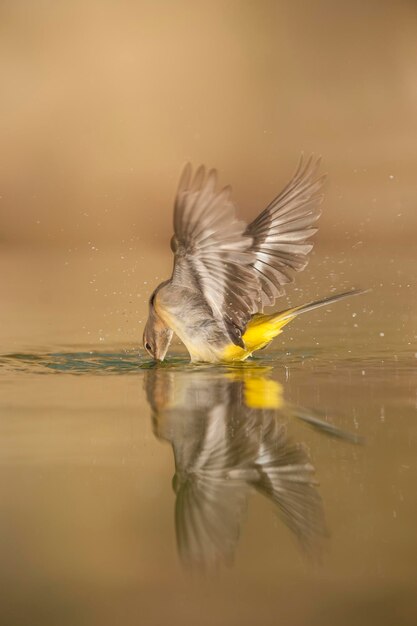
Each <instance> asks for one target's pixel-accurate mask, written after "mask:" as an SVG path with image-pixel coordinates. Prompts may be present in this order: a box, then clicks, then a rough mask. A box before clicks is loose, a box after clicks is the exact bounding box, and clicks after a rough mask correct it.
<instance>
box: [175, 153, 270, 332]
mask: <svg viewBox="0 0 417 626" xmlns="http://www.w3.org/2000/svg"><path fill="white" fill-rule="evenodd" d="M216 182H217V175H216V171H215V170H210V171H209V172H208V174H207V175H206V172H205V169H204V167H200V168H199V169H198V170H197V171H196V173H195V175H194V177H192V171H191V166H190V165H189V164H187V166H186V167H185V169H184V172H183V174H182V176H181V180H180V183H179V187H178V192H177V197H176V201H175V209H174V236H173V238H172V241H171V248H172V250H173V252H174V253H175V262H174V272H173V282H174V284H178V285H182V286H194V287H195V288H197V289H198V290H199V291H200V292H201V294H202V296H203V297H204V299H205V301H206V302H207V304H208V305H209V307H210V309H211V311H212V312H213V315H214V317H215V318H217V319H224V320H225V322H226V323H227V324H231V325H232V326H234V327H236V328H237V329H239V330H242V329H244V327H245V325H246V323H247V322H248V320H249V319H250V317H251V315H252V314H253V313H254V312H256V311H257V310H258V308H259V304H260V282H259V278H258V276H257V273H256V272H254V270H253V267H252V264H253V263H254V261H255V259H256V256H255V253H254V252H253V251H252V245H253V238H252V236H251V235H250V234H248V233H247V232H246V229H247V227H246V224H245V223H244V222H242V221H239V220H237V219H236V217H235V208H234V206H233V204H232V202H231V200H230V188H228V187H226V188H224V189H222V190H221V191H218V190H217V189H216Z"/></svg>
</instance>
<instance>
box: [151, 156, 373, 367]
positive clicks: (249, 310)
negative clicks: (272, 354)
mask: <svg viewBox="0 0 417 626" xmlns="http://www.w3.org/2000/svg"><path fill="white" fill-rule="evenodd" d="M320 162H321V158H315V157H314V155H311V156H310V157H309V158H307V159H305V158H304V156H303V155H301V158H300V160H299V163H298V166H297V168H296V171H295V173H294V175H293V176H292V178H291V179H290V181H289V182H288V184H287V185H286V186H285V187H284V189H283V190H282V191H281V193H280V194H279V195H278V196H276V197H275V198H274V199H273V200H272V202H271V203H270V204H269V205H268V206H267V207H266V208H265V209H264V210H263V211H262V212H261V213H260V214H259V215H258V216H257V217H256V218H255V219H254V220H253V221H252V222H251V223H249V224H246V223H245V222H244V221H242V220H240V219H238V218H237V217H236V211H235V206H234V204H233V202H232V200H231V189H230V187H224V188H223V189H218V185H217V171H216V170H214V169H211V170H209V171H208V172H206V168H205V167H204V166H200V167H199V168H198V169H197V170H196V171H195V173H194V174H193V171H192V167H191V165H190V164H189V163H187V165H186V166H185V168H184V170H183V173H182V175H181V177H180V182H179V185H178V190H177V194H176V198H175V203H174V235H173V237H172V239H171V250H172V252H173V253H174V266H173V271H172V275H171V278H169V279H168V280H165V281H164V282H162V283H161V284H160V285H158V287H157V288H156V289H155V290H154V291H153V293H152V295H151V297H150V299H149V314H148V319H147V322H146V325H145V329H144V333H143V346H144V348H145V350H146V351H147V352H148V353H149V355H150V356H151V357H152V358H153V359H154V360H157V361H163V360H164V359H165V356H166V353H167V351H168V348H169V345H170V342H171V339H172V337H173V334H174V333H175V334H176V335H177V336H178V337H179V339H180V340H181V341H182V342H183V344H184V345H185V347H186V348H187V350H188V352H189V355H190V359H191V362H194V363H198V362H207V363H221V362H233V361H244V360H246V359H247V358H248V357H250V356H251V355H252V354H253V353H254V352H255V351H257V350H261V349H263V348H265V347H266V346H268V345H269V343H270V342H271V341H272V340H273V339H274V338H275V337H276V336H277V335H279V334H280V333H281V332H282V329H283V328H284V326H286V324H288V323H289V322H290V321H291V320H293V319H294V318H295V317H297V316H298V315H300V314H302V313H306V312H307V311H311V310H313V309H316V308H318V307H321V306H325V305H329V304H331V303H333V302H336V301H338V300H341V299H343V298H346V297H348V296H351V295H356V294H359V293H362V291H361V290H357V289H353V290H351V291H348V292H343V293H339V294H336V295H331V296H329V297H326V298H322V299H320V300H318V301H316V302H309V303H308V304H304V305H301V306H297V307H293V308H290V309H286V310H283V311H278V312H275V313H272V314H268V315H267V314H264V312H263V310H264V307H265V306H270V305H273V304H274V303H275V300H276V299H277V298H278V297H280V296H282V295H283V294H284V288H285V285H287V284H288V283H290V282H292V280H293V272H299V271H301V270H303V269H304V268H305V266H306V265H307V263H308V255H309V252H310V251H311V249H312V247H313V243H312V242H311V241H310V238H311V237H312V236H313V235H314V234H315V233H316V232H317V227H316V226H315V223H316V221H317V220H318V218H319V217H320V213H321V211H320V204H321V202H322V200H323V183H324V180H325V175H323V174H321V175H320V174H319V169H320Z"/></svg>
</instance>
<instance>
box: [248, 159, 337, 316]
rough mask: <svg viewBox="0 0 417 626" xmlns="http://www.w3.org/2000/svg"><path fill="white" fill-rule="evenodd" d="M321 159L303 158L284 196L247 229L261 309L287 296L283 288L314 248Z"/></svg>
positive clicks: (319, 195)
mask: <svg viewBox="0 0 417 626" xmlns="http://www.w3.org/2000/svg"><path fill="white" fill-rule="evenodd" d="M319 166H320V159H317V160H315V159H314V158H313V156H310V158H309V159H308V160H307V161H306V162H305V161H304V159H303V157H301V159H300V162H299V164H298V167H297V170H296V172H295V174H294V176H293V177H292V179H291V180H290V182H289V183H288V184H287V186H286V187H285V188H284V189H283V190H282V191H281V193H280V194H279V195H278V196H277V197H276V198H275V199H274V200H273V201H272V202H271V204H269V206H268V207H267V208H266V209H265V210H264V211H263V212H262V213H261V214H260V215H259V216H258V217H257V218H256V219H255V220H254V221H253V222H251V224H249V226H248V227H247V229H246V231H245V234H246V235H247V236H249V237H252V238H253V244H252V248H251V251H252V252H253V253H254V255H255V257H256V258H255V261H254V263H253V267H254V268H255V270H256V272H257V274H258V276H259V279H260V282H261V288H262V303H261V307H260V309H262V308H263V307H264V306H267V305H269V304H273V303H274V302H275V299H276V298H277V297H278V296H281V295H282V294H283V293H284V288H283V285H285V284H286V283H289V282H291V281H292V280H293V278H292V276H291V270H295V271H297V272H299V271H300V270H302V269H304V268H305V266H306V265H307V263H308V258H307V255H308V253H309V252H310V250H311V249H312V247H313V244H312V243H308V242H307V240H308V239H309V238H310V237H311V236H312V235H314V233H315V232H316V231H317V228H314V226H313V224H314V223H315V221H316V220H317V219H318V218H319V217H320V209H319V205H320V203H321V201H322V198H323V196H322V193H321V189H322V185H323V181H324V178H325V176H320V177H318V176H317V172H318V169H319Z"/></svg>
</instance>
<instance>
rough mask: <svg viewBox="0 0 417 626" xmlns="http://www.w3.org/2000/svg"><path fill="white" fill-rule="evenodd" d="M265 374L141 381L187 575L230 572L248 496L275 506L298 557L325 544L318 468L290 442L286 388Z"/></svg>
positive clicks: (196, 374) (168, 373)
mask: <svg viewBox="0 0 417 626" xmlns="http://www.w3.org/2000/svg"><path fill="white" fill-rule="evenodd" d="M265 370H266V368H259V367H241V368H236V369H225V370H221V371H220V372H219V369H218V368H216V369H215V370H214V369H213V368H210V367H208V368H205V367H198V368H193V369H188V368H187V369H186V370H180V369H177V368H172V367H171V368H161V367H156V368H154V369H150V370H147V372H146V378H145V386H146V393H147V398H148V402H149V404H150V406H151V410H152V420H153V428H154V432H155V435H156V436H157V437H158V438H160V439H163V440H166V441H169V442H170V443H171V445H172V448H173V451H174V459H175V475H174V479H173V487H174V491H175V494H176V503H175V528H176V537H177V544H178V551H179V555H180V557H181V560H182V561H183V562H184V564H185V565H187V566H192V567H197V568H200V569H205V570H211V569H213V568H216V567H218V566H219V565H221V564H222V563H224V564H231V563H232V562H233V557H234V554H235V550H236V546H237V542H238V539H239V534H240V530H241V525H242V521H243V519H244V516H245V511H246V507H247V501H248V497H249V494H250V491H251V489H256V490H257V491H258V492H259V493H261V494H262V495H263V496H265V497H266V498H268V499H269V500H270V501H272V502H273V504H274V505H275V508H276V510H277V512H278V513H279V515H280V517H281V519H282V521H283V522H284V523H285V524H286V526H287V527H288V528H289V529H290V531H291V532H292V533H293V534H294V536H295V537H296V538H297V540H298V541H299V543H300V544H301V546H302V547H303V548H304V549H306V550H308V551H310V552H315V551H316V548H317V546H318V545H319V544H320V539H321V538H323V537H324V536H325V534H326V525H325V520H324V513H323V505H322V501H321V498H320V495H319V493H318V490H317V484H316V482H315V480H314V467H313V465H312V464H311V461H310V459H309V457H308V454H307V451H306V449H305V448H304V447H303V445H301V444H299V443H295V442H293V441H291V439H290V437H289V436H288V433H287V429H286V425H285V423H284V422H285V418H286V417H288V410H289V408H288V406H287V405H286V404H285V402H284V400H283V396H282V386H281V385H280V384H279V383H277V382H276V381H274V380H272V379H270V378H268V376H267V372H266V371H265ZM290 412H291V411H290Z"/></svg>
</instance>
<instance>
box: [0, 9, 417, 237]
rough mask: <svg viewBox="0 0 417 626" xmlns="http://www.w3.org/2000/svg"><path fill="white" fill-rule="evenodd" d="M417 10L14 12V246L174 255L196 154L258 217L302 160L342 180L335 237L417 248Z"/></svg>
mask: <svg viewBox="0 0 417 626" xmlns="http://www.w3.org/2000/svg"><path fill="white" fill-rule="evenodd" d="M416 33H417V3H416V2H413V1H409V2H403V1H400V0H395V1H394V0H393V1H390V2H386V1H385V2H384V1H382V0H376V1H372V0H367V1H366V0H365V1H363V0H361V1H353V2H352V1H351V2H335V1H334V0H318V1H311V2H310V1H309V2H306V1H303V2H301V1H294V0H281V1H267V0H260V1H256V2H255V1H253V2H250V1H228V2H216V1H210V2H208V1H205V2H191V1H176V2H168V1H166V2H143V1H141V0H137V1H128V0H117V1H116V0H113V1H111V0H109V1H102V0H100V1H94V0H80V1H77V0H71V1H60V2H56V1H54V0H26V1H20V0H19V1H16V0H3V2H2V3H1V5H0V76H1V92H2V96H1V98H0V141H1V154H2V157H1V166H0V195H1V199H0V203H1V204H0V207H1V208H0V241H1V243H3V244H22V245H25V246H26V247H27V246H28V245H30V246H32V245H37V244H42V246H45V245H47V246H55V247H57V246H58V247H64V248H65V249H66V248H68V246H73V245H74V246H76V245H77V244H80V243H84V244H86V245H87V244H88V242H90V244H88V245H90V246H97V247H99V246H101V245H105V244H106V245H107V244H109V245H116V246H123V245H124V243H126V242H127V241H129V240H130V241H131V242H132V243H133V245H134V246H135V248H137V249H139V248H140V246H141V244H144V245H148V244H152V245H154V246H164V247H165V246H166V245H167V240H168V237H169V236H170V231H171V212H172V200H173V196H174V193H175V188H176V184H177V178H178V175H179V172H180V170H181V167H182V166H183V164H184V162H185V161H186V160H191V161H192V162H193V163H194V164H196V165H197V164H199V163H200V162H204V163H206V164H207V165H208V166H214V167H216V168H218V169H219V171H220V180H221V182H222V183H224V184H228V183H231V184H232V186H233V188H234V198H235V200H236V203H237V204H238V206H239V207H240V208H241V211H242V213H243V214H244V215H245V216H246V217H247V218H248V217H249V216H251V215H253V214H254V212H255V211H256V210H259V209H261V208H262V207H263V206H264V205H265V204H266V203H267V202H268V201H269V200H270V199H271V197H273V196H274V195H275V194H276V193H277V192H278V191H279V190H280V187H281V186H282V185H283V184H284V183H285V181H286V180H287V179H288V177H289V176H290V175H291V173H292V171H293V169H294V167H295V165H296V162H297V159H298V157H299V153H300V152H301V151H302V150H304V151H305V152H310V151H312V152H315V153H320V154H322V156H323V167H324V169H325V170H326V171H327V172H328V173H329V175H330V177H329V183H328V189H327V191H328V195H327V200H326V203H325V205H324V215H323V218H322V221H321V232H320V238H321V241H323V242H324V241H326V240H327V241H334V240H346V239H348V240H352V241H353V242H355V241H359V240H360V241H362V242H363V243H364V244H371V243H372V242H376V243H378V242H382V241H383V242H386V241H388V240H393V241H395V242H401V244H403V243H406V244H407V245H412V244H413V243H414V242H415V234H416V228H417V187H416V173H417V167H416V166H417V37H416Z"/></svg>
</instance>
